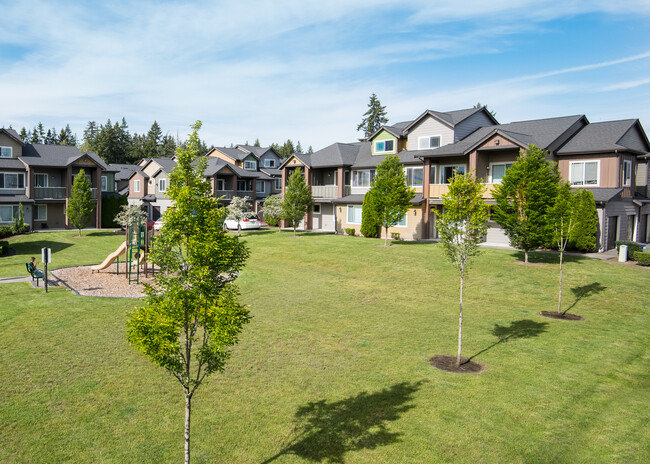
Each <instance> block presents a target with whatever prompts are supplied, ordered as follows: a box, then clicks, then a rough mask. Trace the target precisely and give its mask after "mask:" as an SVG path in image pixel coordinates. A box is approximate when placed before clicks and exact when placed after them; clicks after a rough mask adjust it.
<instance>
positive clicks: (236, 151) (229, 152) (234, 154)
mask: <svg viewBox="0 0 650 464" xmlns="http://www.w3.org/2000/svg"><path fill="white" fill-rule="evenodd" d="M240 146H241V145H237V147H240ZM237 147H235V148H228V147H216V148H213V149H212V150H210V151H209V152H208V154H207V156H210V153H212V152H213V151H214V150H218V151H220V152H221V153H223V154H224V155H226V156H228V157H230V158H232V159H234V160H237V161H243V160H244V158H246V157H248V156H250V155H253V157H254V158H259V157H258V156H257V155H256V154H255V153H253V152H252V151H249V150H247V149H243V150H242V149H241V148H237ZM252 148H256V147H252ZM212 158H214V157H212Z"/></svg>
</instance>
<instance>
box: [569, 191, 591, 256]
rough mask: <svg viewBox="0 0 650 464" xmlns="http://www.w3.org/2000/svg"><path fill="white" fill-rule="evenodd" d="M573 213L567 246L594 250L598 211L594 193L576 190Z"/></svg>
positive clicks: (581, 249) (582, 249)
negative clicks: (573, 222)
mask: <svg viewBox="0 0 650 464" xmlns="http://www.w3.org/2000/svg"><path fill="white" fill-rule="evenodd" d="M575 213H576V214H575V227H574V228H573V232H572V233H571V236H570V237H569V248H571V249H576V250H580V251H594V250H596V233H597V232H598V212H597V211H596V202H595V201H594V194H593V193H591V192H590V191H589V190H587V189H583V188H581V189H577V190H576V201H575Z"/></svg>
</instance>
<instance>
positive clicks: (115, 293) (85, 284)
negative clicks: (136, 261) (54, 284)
mask: <svg viewBox="0 0 650 464" xmlns="http://www.w3.org/2000/svg"><path fill="white" fill-rule="evenodd" d="M124 269H125V265H124V263H120V274H117V266H116V264H111V266H110V267H108V268H107V269H105V270H103V271H101V272H97V271H95V272H94V273H93V272H92V269H91V266H76V267H66V268H61V269H56V270H53V271H50V274H52V275H53V276H54V277H56V278H57V279H59V280H60V281H61V282H62V283H63V284H65V285H66V286H68V287H70V288H71V289H73V290H74V291H75V292H77V293H78V294H79V295H81V296H100V297H110V298H142V297H143V296H144V293H143V290H144V286H143V285H142V283H143V282H147V283H152V275H151V273H149V276H148V277H147V278H145V277H144V273H143V272H142V271H140V284H135V283H131V284H129V281H128V279H127V278H126V275H125V274H124Z"/></svg>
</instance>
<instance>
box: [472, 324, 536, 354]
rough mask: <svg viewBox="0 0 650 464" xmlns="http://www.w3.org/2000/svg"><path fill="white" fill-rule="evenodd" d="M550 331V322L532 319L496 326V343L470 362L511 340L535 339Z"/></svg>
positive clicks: (493, 330)
mask: <svg viewBox="0 0 650 464" xmlns="http://www.w3.org/2000/svg"><path fill="white" fill-rule="evenodd" d="M547 330H548V322H536V321H533V320H530V319H521V320H519V321H513V322H511V323H510V325H509V326H502V325H499V324H495V325H494V328H493V329H492V335H494V336H495V337H497V338H498V340H497V341H496V342H494V343H493V344H491V345H490V346H488V347H487V348H483V349H482V350H481V351H479V352H478V353H476V354H475V355H473V356H471V357H470V358H468V360H467V361H468V362H469V361H471V360H472V359H474V358H475V357H477V356H478V355H480V354H483V353H485V352H486V351H488V350H491V349H492V348H494V347H495V346H497V345H500V344H501V343H505V342H508V341H510V340H517V339H520V338H533V337H537V336H539V335H541V334H543V333H544V332H546V331H547Z"/></svg>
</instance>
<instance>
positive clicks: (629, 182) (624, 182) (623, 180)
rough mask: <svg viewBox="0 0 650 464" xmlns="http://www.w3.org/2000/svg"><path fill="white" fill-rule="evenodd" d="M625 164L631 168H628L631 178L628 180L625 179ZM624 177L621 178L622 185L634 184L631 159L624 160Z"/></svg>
mask: <svg viewBox="0 0 650 464" xmlns="http://www.w3.org/2000/svg"><path fill="white" fill-rule="evenodd" d="M625 166H629V167H630V168H629V169H628V174H629V179H628V180H627V182H626V181H625ZM621 174H622V176H623V178H622V179H621V180H622V182H621V185H622V186H623V187H630V186H631V185H632V161H630V160H623V172H622V173H621Z"/></svg>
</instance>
